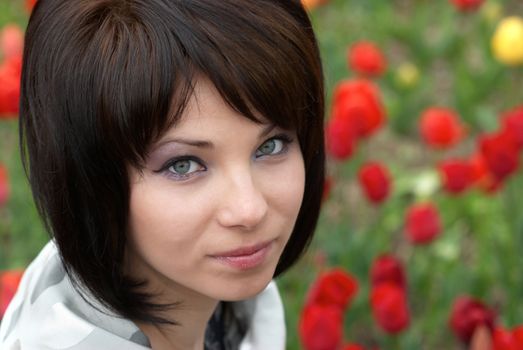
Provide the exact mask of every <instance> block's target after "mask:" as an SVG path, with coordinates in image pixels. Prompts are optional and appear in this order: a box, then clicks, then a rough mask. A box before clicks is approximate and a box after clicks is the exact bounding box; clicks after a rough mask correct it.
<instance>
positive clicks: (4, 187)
mask: <svg viewBox="0 0 523 350" xmlns="http://www.w3.org/2000/svg"><path fill="white" fill-rule="evenodd" d="M9 192H10V190H9V178H8V176H7V169H6V168H5V167H4V166H3V165H0V206H4V205H5V203H6V202H7V200H8V199H9Z"/></svg>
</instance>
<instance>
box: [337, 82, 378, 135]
mask: <svg viewBox="0 0 523 350" xmlns="http://www.w3.org/2000/svg"><path fill="white" fill-rule="evenodd" d="M332 111H333V112H332V118H334V119H336V120H339V121H340V122H342V123H348V124H349V125H350V126H349V127H348V128H349V129H350V130H353V131H354V132H355V136H356V137H359V138H361V137H368V136H370V135H371V134H373V133H374V132H376V131H377V130H378V129H379V127H381V125H383V123H384V121H385V111H384V108H383V106H382V102H381V98H380V95H379V90H378V88H377V87H376V86H375V85H374V84H373V83H372V82H370V81H368V80H364V79H359V80H347V81H344V82H342V83H340V84H339V85H338V86H337V87H336V90H335V91H334V102H333V108H332Z"/></svg>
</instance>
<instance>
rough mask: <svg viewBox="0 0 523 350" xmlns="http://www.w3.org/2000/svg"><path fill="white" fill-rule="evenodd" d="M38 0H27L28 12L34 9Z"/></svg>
mask: <svg viewBox="0 0 523 350" xmlns="http://www.w3.org/2000/svg"><path fill="white" fill-rule="evenodd" d="M36 1H37V0H26V1H25V8H26V9H27V11H28V12H31V11H33V7H35V5H36Z"/></svg>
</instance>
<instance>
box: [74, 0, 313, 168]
mask: <svg viewBox="0 0 523 350" xmlns="http://www.w3.org/2000/svg"><path fill="white" fill-rule="evenodd" d="M255 3H256V4H254V5H252V6H251V8H250V11H249V12H245V11H244V10H243V9H242V7H241V6H231V1H192V2H180V4H179V6H178V5H177V6H172V7H173V8H171V9H169V10H167V9H164V11H158V10H159V9H155V10H154V11H152V9H147V6H148V4H146V3H145V2H139V1H136V2H132V3H131V4H129V5H128V6H127V7H125V8H123V7H117V8H112V9H111V11H109V10H108V9H107V8H106V11H108V12H107V13H105V16H101V17H100V18H101V19H100V23H98V24H95V25H96V26H97V27H98V28H99V30H97V31H95V33H94V35H93V37H92V38H91V45H90V49H91V50H92V52H89V47H88V48H87V50H88V52H86V54H85V55H83V56H84V57H87V58H85V60H88V59H89V57H95V59H96V60H98V61H99V62H96V64H95V66H96V67H101V68H100V72H98V75H99V76H100V77H101V79H100V87H99V89H98V90H99V91H100V96H99V97H100V98H99V100H98V102H99V103H98V106H99V110H98V115H99V118H100V122H101V123H102V130H106V131H107V134H108V135H111V139H112V140H113V142H112V143H113V144H112V145H108V149H113V150H114V151H115V152H118V154H119V155H120V156H123V157H124V158H125V159H128V160H129V161H130V163H131V164H133V165H135V166H137V165H138V164H139V163H140V162H141V161H142V160H143V159H144V158H145V156H146V154H147V150H148V148H149V146H150V145H151V144H152V143H154V142H155V141H156V140H157V139H158V138H159V137H160V136H162V134H163V133H164V132H166V130H167V129H168V128H170V127H172V126H174V125H175V124H176V123H177V121H178V120H179V119H180V118H181V116H182V115H183V112H184V110H185V107H186V105H187V102H188V100H189V98H190V97H191V95H192V93H193V90H194V83H195V79H197V77H198V76H203V77H205V78H208V79H209V80H210V81H211V82H212V83H213V85H214V86H215V87H216V89H217V90H218V92H219V93H220V95H221V96H222V98H223V99H224V100H225V102H226V103H227V104H228V105H229V106H230V107H231V108H232V109H234V110H235V111H237V112H238V113H240V114H241V115H243V116H245V117H246V118H249V119H251V120H253V121H255V122H261V121H260V120H258V118H257V117H256V116H259V115H261V116H262V117H263V118H265V120H268V121H269V122H270V123H273V124H275V125H276V126H279V127H281V128H284V129H294V130H297V131H298V133H300V132H299V130H301V129H303V128H304V126H305V124H306V123H307V121H306V120H305V119H306V115H307V114H317V113H316V111H311V110H310V109H311V108H312V107H311V106H310V105H309V104H310V100H311V96H318V91H317V80H316V77H317V73H316V72H314V71H311V64H310V62H307V59H306V57H308V55H310V53H309V54H307V53H308V52H309V51H311V48H310V47H303V46H304V45H303V42H308V41H307V40H306V37H300V35H302V36H304V34H303V31H300V30H299V28H282V26H281V23H284V22H285V20H286V19H285V18H286V17H285V16H286V13H285V12H284V10H283V9H281V8H280V7H278V6H279V5H277V4H274V2H264V1H258V2H255ZM267 7H273V8H272V9H271V10H268V9H267ZM231 9H232V10H231ZM138 12H140V13H139V15H134V13H138ZM123 14H125V17H127V18H133V17H137V18H138V17H139V18H140V21H130V20H124V19H122V18H125V17H123V16H122V15H123ZM269 16H270V17H269ZM279 16H281V18H279ZM91 23H92V21H91ZM278 23H280V25H278ZM260 27H263V30H260ZM101 33H104V34H103V35H102V34H101ZM298 43H299V44H298ZM94 50H97V52H94ZM86 63H87V62H86ZM297 72H298V73H297ZM71 74H72V75H74V74H75V71H74V70H72V71H71ZM96 74H97V73H95V75H96ZM315 89H316V90H315ZM94 90H96V89H94ZM314 107H315V106H314Z"/></svg>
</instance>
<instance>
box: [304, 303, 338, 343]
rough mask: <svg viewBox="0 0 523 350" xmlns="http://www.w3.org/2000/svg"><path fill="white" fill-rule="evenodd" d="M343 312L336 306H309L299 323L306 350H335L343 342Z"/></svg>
mask: <svg viewBox="0 0 523 350" xmlns="http://www.w3.org/2000/svg"><path fill="white" fill-rule="evenodd" d="M342 328H343V317H342V311H341V310H340V309H339V308H337V307H335V306H328V305H318V304H312V305H308V306H306V307H305V308H304V309H303V312H302V314H301V317H300V322H299V326H298V329H299V334H300V339H301V342H302V344H303V348H304V349H305V350H335V349H338V348H339V346H340V345H341V342H342V336H343V329H342Z"/></svg>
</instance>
